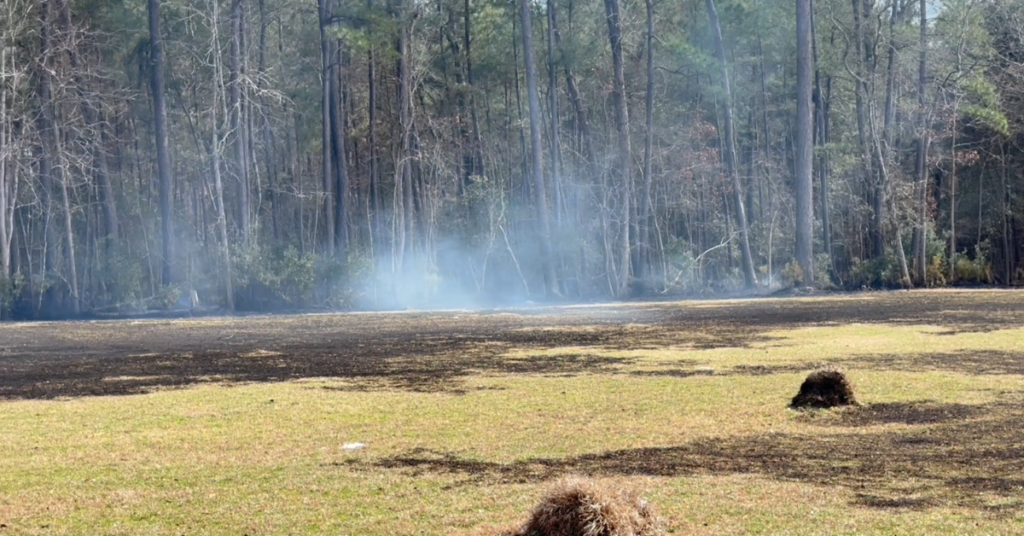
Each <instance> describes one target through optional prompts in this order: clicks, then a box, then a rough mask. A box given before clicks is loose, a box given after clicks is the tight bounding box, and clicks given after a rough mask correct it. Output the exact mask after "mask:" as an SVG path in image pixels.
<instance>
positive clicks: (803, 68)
mask: <svg viewBox="0 0 1024 536" xmlns="http://www.w3.org/2000/svg"><path fill="white" fill-rule="evenodd" d="M708 1H709V2H710V1H711V0H708ZM811 17H812V11H811V0H797V2H796V150H795V153H796V156H795V158H796V177H795V180H794V187H795V190H796V191H795V195H794V197H795V198H796V261H797V263H798V264H799V265H800V270H801V271H802V272H803V278H804V284H805V285H808V286H810V285H813V284H814V258H813V256H814V251H813V238H812V237H813V236H814V216H813V208H812V207H813V206H814V205H813V184H814V171H813V162H814V153H813V148H812V140H813V136H814V134H813V128H814V127H813V124H812V121H811V76H812V72H813V68H814V66H813V65H812V62H811V47H812V38H811ZM822 195H824V193H823V194H822Z"/></svg>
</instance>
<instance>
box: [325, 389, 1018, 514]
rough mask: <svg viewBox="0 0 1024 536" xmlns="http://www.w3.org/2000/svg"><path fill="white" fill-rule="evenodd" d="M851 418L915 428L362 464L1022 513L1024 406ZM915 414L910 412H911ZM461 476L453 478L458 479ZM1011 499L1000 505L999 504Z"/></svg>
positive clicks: (888, 408)
mask: <svg viewBox="0 0 1024 536" xmlns="http://www.w3.org/2000/svg"><path fill="white" fill-rule="evenodd" d="M862 414H863V415H864V416H863V417H858V419H861V420H857V419H853V422H851V423H850V424H852V425H854V426H862V425H867V424H879V423H880V424H885V423H893V422H908V421H911V424H918V425H919V426H914V427H911V428H910V429H896V430H882V431H872V432H858V431H854V430H848V431H846V432H838V431H837V432H835V433H812V434H781V433H773V434H762V435H751V436H744V437H725V438H709V439H702V440H697V441H693V442H690V443H686V444H683V445H678V446H672V447H664V448H638V449H625V450H615V451H608V452H601V453H594V454H584V455H581V456H575V457H567V458H532V459H526V460H522V461H518V462H514V463H509V464H501V463H494V462H489V461H485V460H474V459H468V458H462V457H459V456H457V455H454V454H451V453H443V452H433V451H427V450H414V451H411V452H408V453H405V454H403V455H400V456H395V457H391V458H385V459H381V460H377V461H376V462H361V461H351V460H350V461H347V462H344V465H346V466H349V467H351V468H353V469H356V470H377V471H379V470H382V469H384V470H399V471H405V472H408V473H410V474H411V475H414V476H415V475H420V474H425V473H435V474H447V475H453V476H456V477H457V479H458V482H459V484H462V485H465V484H469V485H489V484H506V483H527V482H536V481H542V480H548V479H551V478H556V477H559V476H562V475H566V474H583V475H589V476H628V475H646V476H665V477H676V476H687V475H728V474H759V475H764V476H767V477H770V478H775V479H779V480H785V481H794V482H803V483H809V484H815V485H827V486H841V487H844V488H848V489H850V490H851V491H852V492H853V494H854V498H853V499H852V502H853V503H854V504H858V505H861V506H866V507H871V508H893V509H899V508H927V507H932V506H940V505H945V506H952V507H959V508H974V509H985V510H997V511H999V510H1005V511H1006V513H1011V512H1010V510H1013V513H1016V505H1015V504H1013V501H1009V503H1008V504H1007V501H998V500H996V501H995V502H993V500H994V499H1018V498H1020V497H1021V494H1022V491H1024V477H1021V476H1020V475H1021V474H1024V430H1022V428H1021V427H1020V422H1021V421H1022V419H1024V409H1021V408H1020V407H1019V406H1017V405H1012V406H1011V405H1007V404H992V405H988V406H984V407H981V408H973V409H970V410H966V409H965V408H963V407H961V406H959V405H950V406H942V405H939V404H936V403H933V402H923V403H920V404H899V405H895V404H889V405H879V406H876V407H874V408H867V409H866V411H863V412H862ZM908 416H909V417H908ZM869 421H870V422H869ZM459 484H457V485H459ZM1000 503H1003V504H1006V505H1005V506H1000V505H999V504H1000Z"/></svg>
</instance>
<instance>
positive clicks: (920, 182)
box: [914, 0, 928, 286]
mask: <svg viewBox="0 0 1024 536" xmlns="http://www.w3.org/2000/svg"><path fill="white" fill-rule="evenodd" d="M919 10H920V14H919V15H920V17H921V18H920V30H921V41H920V48H921V50H920V52H919V54H920V56H919V59H918V66H917V129H918V134H917V158H916V161H915V162H914V178H915V188H914V189H915V192H914V198H915V201H916V202H917V229H915V231H916V233H917V240H916V242H917V247H918V249H917V251H915V252H914V255H915V257H916V258H917V270H918V278H919V279H920V283H921V286H927V285H928V259H927V256H928V253H927V251H928V220H927V217H928V211H927V209H926V207H927V205H928V194H927V192H928V188H927V181H928V177H927V173H926V162H927V153H928V133H927V131H926V118H927V113H926V111H925V91H926V89H927V85H926V84H927V78H926V75H927V56H928V18H927V16H928V11H927V6H926V5H925V0H920V7H919Z"/></svg>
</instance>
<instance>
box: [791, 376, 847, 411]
mask: <svg viewBox="0 0 1024 536" xmlns="http://www.w3.org/2000/svg"><path fill="white" fill-rule="evenodd" d="M857 405H860V403H859V402H857V397H856V396H854V393H853V385H852V384H850V380H849V379H847V378H846V374H844V373H843V372H842V371H841V370H838V369H834V368H825V369H821V370H816V371H814V372H812V373H811V374H810V375H809V376H807V379H805V380H804V383H803V384H801V385H800V392H799V393H797V395H796V396H794V397H793V401H792V402H790V404H789V407H791V408H794V409H802V408H834V407H839V406H857Z"/></svg>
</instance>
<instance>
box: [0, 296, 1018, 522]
mask: <svg viewBox="0 0 1024 536" xmlns="http://www.w3.org/2000/svg"><path fill="white" fill-rule="evenodd" d="M823 364H832V365H837V366H840V367H842V368H843V369H844V370H845V371H846V372H847V373H848V375H849V377H850V378H851V380H852V381H853V383H854V385H855V387H856V389H857V395H858V397H859V398H860V400H861V401H862V402H863V403H864V404H865V405H864V406H863V407H861V408H853V409H847V410H830V411H818V412H809V413H808V412H795V411H792V410H789V409H787V404H788V402H789V399H790V398H791V397H792V396H793V395H794V394H795V393H796V391H797V388H798V387H799V385H800V382H801V381H802V379H803V377H804V376H805V375H806V374H807V373H808V372H809V371H811V370H814V369H815V368H816V367H819V366H821V365H823ZM355 442H360V443H364V444H365V445H366V447H365V448H363V449H358V450H348V449H345V448H344V445H345V444H347V443H355ZM568 474H581V475H586V476H589V477H592V478H595V479H600V480H602V481H606V482H607V483H609V484H612V485H616V486H625V487H629V488H633V489H636V490H639V491H641V492H642V494H643V495H644V496H645V497H646V498H647V499H648V500H649V501H650V502H651V503H653V504H654V506H655V507H656V508H657V509H658V510H659V512H660V513H661V514H662V516H663V517H664V519H665V520H666V522H667V525H668V527H669V530H670V532H671V533H673V534H685V535H690V534H696V535H729V534H786V535H824V534H829V535H839V534H907V535H911V534H914V535H917V534H1024V293H1021V292H1010V291H1003V292H1000V291H962V292H958V291H943V292H900V293H880V294H864V295H853V296H838V297H822V298H800V299H759V300H746V301H744V300H736V301H718V302H679V303H651V304H641V303H630V304H617V305H610V306H577V307H560V308H554V307H553V308H538V309H531V310H521V311H481V312H466V311H450V312H442V313H411V312H407V313H393V314H379V313H378V314H373V313H367V314H342V315H303V316H281V317H247V318H204V319H190V320H176V321H170V320H167V321H133V322H129V321H121V322H73V323H28V324H7V325H0V536H3V535H7V534H18V535H22V534H24V535H29V534H89V535H104V534H125V535H146V534H158V535H172V534H173V535H177V534H186V535H196V534H226V535H227V534H230V535H239V536H241V535H250V536H252V535H264V534H382V535H398V534H436V535H441V534H445V535H447V534H461V533H473V534H487V533H493V531H494V529H495V528H497V527H502V526H507V525H509V524H514V523H518V522H521V521H523V520H524V519H525V516H526V515H527V513H528V512H529V510H530V509H531V508H532V507H533V505H534V504H535V503H536V501H537V500H538V498H539V497H540V495H541V494H542V493H543V491H544V489H545V488H546V487H547V486H549V485H550V483H551V482H552V481H553V480H555V479H557V478H559V477H560V476H563V475H568Z"/></svg>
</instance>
